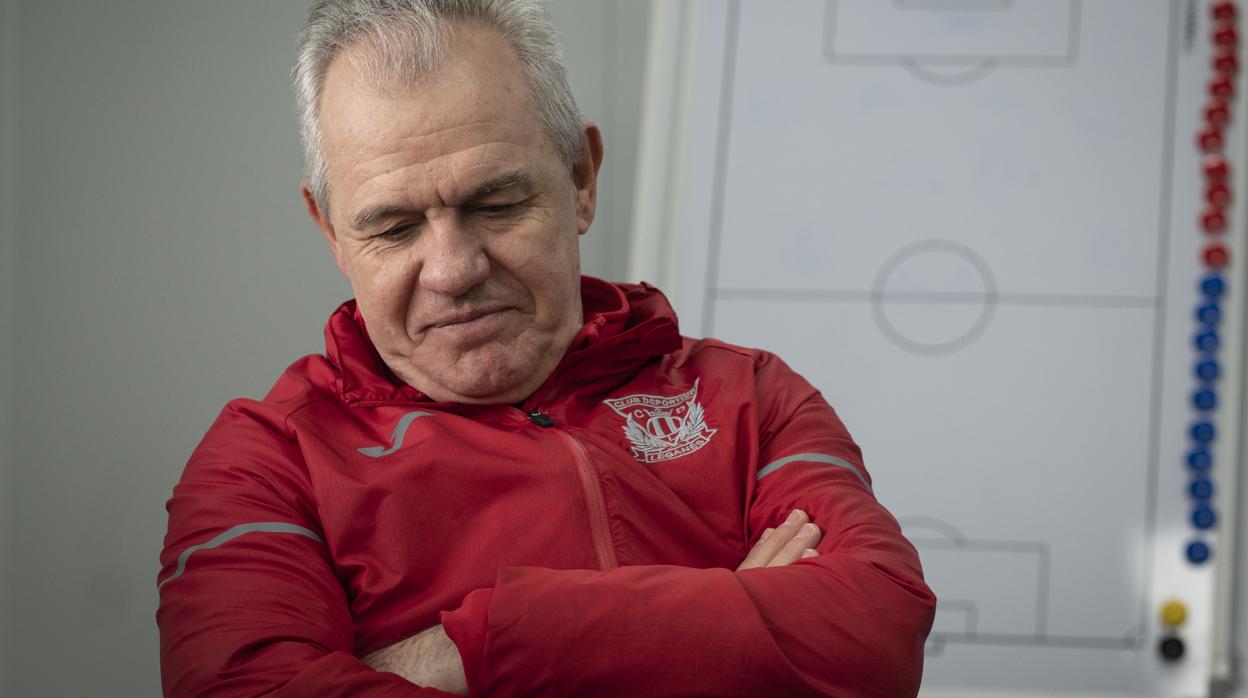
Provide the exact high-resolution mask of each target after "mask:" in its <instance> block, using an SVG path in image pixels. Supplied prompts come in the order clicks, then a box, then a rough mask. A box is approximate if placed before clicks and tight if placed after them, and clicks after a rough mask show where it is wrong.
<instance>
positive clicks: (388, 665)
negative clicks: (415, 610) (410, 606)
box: [364, 625, 468, 696]
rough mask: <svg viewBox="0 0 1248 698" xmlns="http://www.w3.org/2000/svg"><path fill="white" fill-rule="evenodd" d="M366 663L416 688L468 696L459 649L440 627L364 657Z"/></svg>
mask: <svg viewBox="0 0 1248 698" xmlns="http://www.w3.org/2000/svg"><path fill="white" fill-rule="evenodd" d="M364 663H365V664H367V665H369V666H370V667H372V668H374V669H376V670H377V671H388V672H390V673H392V674H398V675H399V676H402V677H403V678H405V679H407V680H408V681H411V682H412V683H414V684H416V685H417V686H424V687H427V688H437V689H439V690H442V691H446V692H447V693H455V694H457V695H461V696H466V695H468V679H467V677H466V676H465V675H464V662H463V660H462V659H461V658H460V656H459V648H458V647H456V646H455V643H454V642H452V641H451V638H450V637H448V636H447V634H446V631H445V630H443V629H442V626H441V625H435V626H433V627H432V628H429V629H427V630H424V631H422V632H420V633H418V634H416V635H413V636H411V637H409V638H407V639H406V640H400V641H399V642H396V643H394V644H393V645H390V646H389V647H384V648H382V649H379V650H377V651H376V652H373V653H371V654H369V655H368V656H366V657H364Z"/></svg>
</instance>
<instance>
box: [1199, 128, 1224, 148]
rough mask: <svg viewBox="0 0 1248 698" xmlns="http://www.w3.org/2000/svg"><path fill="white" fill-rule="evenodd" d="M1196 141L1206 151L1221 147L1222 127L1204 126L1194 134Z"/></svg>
mask: <svg viewBox="0 0 1248 698" xmlns="http://www.w3.org/2000/svg"><path fill="white" fill-rule="evenodd" d="M1196 142H1197V143H1198V144H1199V145H1200V149H1201V150H1203V151H1205V152H1206V153H1211V152H1213V151H1215V150H1221V149H1222V129H1220V128H1218V127H1217V126H1206V127H1204V128H1202V129H1201V130H1200V133H1197V134H1196Z"/></svg>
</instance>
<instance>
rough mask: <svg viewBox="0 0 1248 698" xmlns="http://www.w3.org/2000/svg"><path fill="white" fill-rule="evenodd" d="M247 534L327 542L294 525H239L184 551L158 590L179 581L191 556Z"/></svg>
mask: <svg viewBox="0 0 1248 698" xmlns="http://www.w3.org/2000/svg"><path fill="white" fill-rule="evenodd" d="M245 533H294V534H296V535H300V536H304V537H306V538H311V539H312V540H314V541H316V542H317V543H324V542H325V541H323V540H321V537H320V536H318V535H316V534H315V533H313V532H312V531H309V530H308V529H306V528H304V527H303V526H296V525H294V524H289V523H279V522H277V521H261V522H258V523H245V524H239V525H237V526H235V527H234V528H231V529H230V530H228V531H226V532H225V533H222V534H221V535H219V536H217V537H216V538H213V539H212V540H210V541H208V542H207V543H200V544H199V545H192V546H191V547H189V548H187V549H186V550H183V551H182V554H181V555H179V556H178V570H177V571H176V572H174V573H173V574H172V575H171V576H170V577H169V578H168V579H166V580H165V581H163V582H161V583H160V584H157V585H156V588H157V589H159V588H161V587H163V586H164V585H166V584H168V583H169V582H172V581H173V580H175V579H177V578H178V577H181V576H182V573H183V572H185V571H186V561H187V560H188V559H189V558H190V557H191V555H194V554H195V553H196V552H198V551H200V550H212V549H213V548H216V547H220V546H222V545H225V544H226V543H229V542H230V541H232V540H234V539H235V538H238V537H239V536H241V535H243V534H245Z"/></svg>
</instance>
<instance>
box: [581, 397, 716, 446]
mask: <svg viewBox="0 0 1248 698" xmlns="http://www.w3.org/2000/svg"><path fill="white" fill-rule="evenodd" d="M699 380H701V379H698V380H695V381H694V382H693V387H692V388H690V389H689V390H688V391H687V392H684V393H681V394H680V395H676V396H673V397H659V396H657V395H629V396H627V397H618V398H612V399H610V400H606V403H607V405H608V406H609V407H610V408H611V409H613V410H615V413H616V414H618V415H620V416H621V417H623V418H624V435H625V436H627V437H628V440H629V442H631V443H632V446H633V457H634V458H636V459H637V460H639V461H641V462H643V463H657V462H658V461H661V460H671V459H673V458H679V457H681V456H684V455H688V454H690V453H693V452H694V451H696V450H698V449H699V448H702V447H703V446H705V445H706V444H708V443H710V440H711V437H712V436H714V435H715V432H716V431H718V429H711V428H710V427H708V426H707V425H706V418H705V415H704V414H703V410H702V405H700V404H698V381H699Z"/></svg>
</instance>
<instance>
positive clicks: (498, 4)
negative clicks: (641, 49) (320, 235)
mask: <svg viewBox="0 0 1248 698" xmlns="http://www.w3.org/2000/svg"><path fill="white" fill-rule="evenodd" d="M455 21H459V22H468V23H473V24H478V25H481V26H484V27H487V28H490V29H492V30H494V31H496V32H497V33H498V34H499V35H500V36H501V37H503V39H504V40H506V41H507V43H508V44H509V45H510V46H511V48H512V50H513V51H515V52H516V55H517V57H518V58H519V59H520V65H521V70H522V71H523V73H524V76H525V79H526V81H527V82H528V91H529V95H530V98H531V99H532V103H533V106H534V108H535V109H536V111H537V117H538V119H539V120H540V122H541V124H542V127H543V128H544V129H545V131H546V134H547V135H548V136H549V137H550V139H551V141H552V143H553V144H554V146H555V150H556V151H557V152H558V154H559V155H560V157H561V158H562V159H563V161H564V164H566V165H567V166H568V167H569V168H570V167H572V165H573V163H575V162H576V159H577V157H578V155H579V154H580V151H581V134H582V129H583V127H584V119H583V118H582V116H581V112H580V110H579V109H578V108H577V106H576V99H575V98H574V97H573V95H572V89H571V88H570V87H569V86H568V78H567V71H566V70H565V69H564V66H563V55H562V51H561V50H560V48H559V35H558V33H557V32H556V31H555V28H554V25H553V24H552V23H551V20H550V15H549V14H547V12H546V10H545V9H544V8H543V7H542V6H541V5H540V4H538V2H537V1H536V0H316V1H315V2H313V3H312V8H311V9H310V10H309V11H308V23H307V25H306V26H305V27H304V29H303V32H302V33H301V34H300V35H299V50H298V58H297V59H296V61H295V68H294V75H293V77H294V86H295V100H296V103H297V108H298V114H299V122H300V124H299V125H300V136H301V137H302V139H303V159H304V176H305V177H306V178H307V181H308V188H309V189H310V190H311V191H312V196H313V198H315V199H316V203H317V205H318V206H320V207H321V210H322V211H323V212H328V211H329V180H328V173H327V169H326V164H325V146H324V142H323V141H322V138H321V124H320V101H321V92H322V90H323V88H324V86H325V75H326V73H328V72H329V66H330V64H331V63H332V62H333V61H334V59H335V58H336V57H337V56H338V55H339V54H340V53H342V51H343V50H344V49H347V48H349V47H352V46H355V45H357V44H365V43H367V44H368V45H369V47H370V48H371V49H373V50H372V51H371V52H370V54H371V55H369V56H368V57H367V58H366V60H367V61H368V68H369V69H370V72H371V73H372V74H373V76H374V77H375V78H376V79H377V80H378V82H379V83H380V82H382V81H383V80H387V79H390V80H393V79H398V80H401V81H405V82H406V83H407V84H412V83H414V82H415V81H417V80H418V79H419V78H421V77H422V76H424V75H427V74H428V73H429V72H430V71H432V70H433V69H434V68H435V67H437V65H438V64H439V62H440V61H441V60H443V59H444V58H445V56H446V50H447V48H446V47H447V34H448V31H449V25H450V24H451V23H452V22H455Z"/></svg>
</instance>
